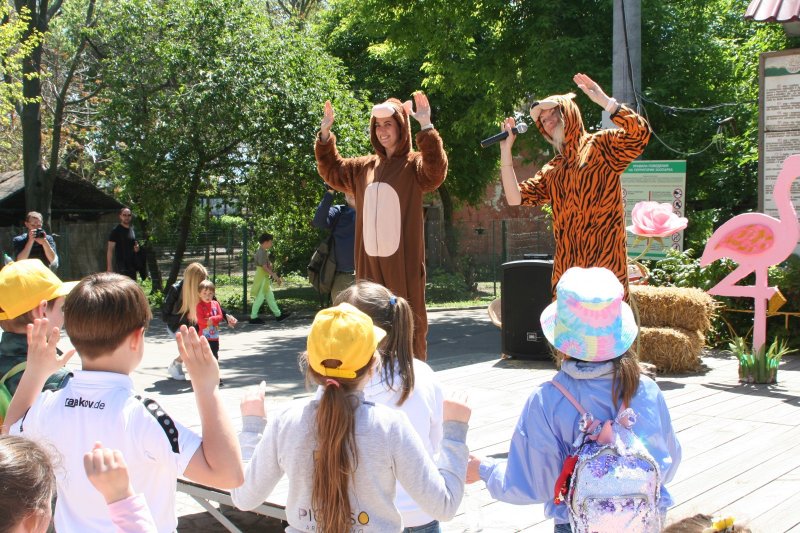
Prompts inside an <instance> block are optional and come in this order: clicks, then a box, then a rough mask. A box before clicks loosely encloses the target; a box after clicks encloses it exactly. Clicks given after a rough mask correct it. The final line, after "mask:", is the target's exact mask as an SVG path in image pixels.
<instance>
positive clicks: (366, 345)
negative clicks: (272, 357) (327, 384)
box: [306, 303, 386, 379]
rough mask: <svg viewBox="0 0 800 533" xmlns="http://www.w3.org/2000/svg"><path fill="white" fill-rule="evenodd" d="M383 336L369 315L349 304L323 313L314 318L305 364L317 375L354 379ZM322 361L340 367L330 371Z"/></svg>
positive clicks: (384, 333)
mask: <svg viewBox="0 0 800 533" xmlns="http://www.w3.org/2000/svg"><path fill="white" fill-rule="evenodd" d="M385 336H386V332H385V331H384V330H382V329H381V328H379V327H377V326H375V325H373V324H372V319H371V318H370V317H369V316H368V315H366V314H365V313H363V312H361V311H359V310H358V309H356V308H355V307H353V306H352V305H350V304H348V303H342V304H339V305H337V306H335V307H329V308H327V309H323V310H322V311H320V312H319V313H317V316H315V317H314V322H313V323H312V324H311V332H310V333H309V334H308V341H307V343H306V350H307V352H308V364H309V365H310V366H311V368H313V369H314V371H315V372H317V373H318V374H320V375H323V376H326V377H331V378H347V379H353V378H355V377H356V371H358V370H361V369H362V368H364V367H365V366H366V365H367V363H369V360H370V359H371V358H372V356H373V354H374V353H375V349H376V348H377V347H378V344H379V343H380V342H381V340H383V338H384V337H385ZM325 361H328V362H330V361H338V362H339V364H338V365H337V366H336V368H331V367H330V366H325V365H323V364H322V363H323V362H325Z"/></svg>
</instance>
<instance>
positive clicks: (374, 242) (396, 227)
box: [359, 182, 402, 257]
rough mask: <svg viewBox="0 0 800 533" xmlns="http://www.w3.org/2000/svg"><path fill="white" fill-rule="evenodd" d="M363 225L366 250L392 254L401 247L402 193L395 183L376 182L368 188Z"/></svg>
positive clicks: (365, 193)
mask: <svg viewBox="0 0 800 533" xmlns="http://www.w3.org/2000/svg"><path fill="white" fill-rule="evenodd" d="M362 211H363V213H360V214H359V218H361V225H362V226H361V227H362V230H363V237H364V251H366V252H367V255H370V256H373V257H389V256H390V255H392V254H394V253H395V252H396V251H397V249H398V248H399V247H400V233H401V222H402V221H401V220H400V218H401V216H400V213H401V211H400V197H399V196H397V192H396V191H395V190H394V188H393V187H392V186H391V185H388V184H386V183H383V182H377V183H375V182H373V183H370V184H369V185H367V188H366V190H365V191H364V207H363V209H362Z"/></svg>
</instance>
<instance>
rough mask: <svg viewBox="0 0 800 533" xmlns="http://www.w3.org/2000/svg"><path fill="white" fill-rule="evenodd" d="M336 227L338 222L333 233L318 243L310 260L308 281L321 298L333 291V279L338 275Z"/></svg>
mask: <svg viewBox="0 0 800 533" xmlns="http://www.w3.org/2000/svg"><path fill="white" fill-rule="evenodd" d="M337 221H338V220H337ZM335 228H336V223H334V225H333V227H332V228H331V234H330V235H329V236H328V237H327V238H325V239H323V240H322V241H321V242H320V243H319V244H318V245H317V248H316V249H315V250H314V253H313V254H312V255H311V260H310V261H309V262H308V281H309V282H310V283H311V285H312V286H313V287H314V288H315V289H317V292H318V293H319V295H320V300H322V298H323V297H324V296H326V295H328V294H330V293H331V290H332V289H333V280H334V278H335V277H336V254H335V253H334V246H335V242H334V237H333V230H334V229H335Z"/></svg>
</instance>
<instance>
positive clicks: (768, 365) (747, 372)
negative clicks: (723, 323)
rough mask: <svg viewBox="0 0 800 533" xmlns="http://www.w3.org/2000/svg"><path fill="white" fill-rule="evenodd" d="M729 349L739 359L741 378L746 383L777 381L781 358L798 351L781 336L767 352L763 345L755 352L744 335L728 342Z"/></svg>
mask: <svg viewBox="0 0 800 533" xmlns="http://www.w3.org/2000/svg"><path fill="white" fill-rule="evenodd" d="M728 349H729V350H730V351H731V353H732V354H733V355H735V356H736V357H737V359H739V380H740V381H744V382H746V383H777V382H778V365H780V362H781V359H782V358H783V356H784V355H788V354H790V353H794V352H796V351H797V350H793V349H790V348H789V345H788V344H787V342H786V341H785V340H784V339H781V338H775V339H774V340H773V341H772V343H771V344H770V345H769V348H767V349H766V352H765V351H764V348H763V347H762V348H761V350H759V352H758V353H755V354H754V353H753V350H752V349H751V348H750V346H749V345H748V344H747V341H745V340H744V339H743V338H742V337H734V338H733V339H732V340H731V342H730V344H728Z"/></svg>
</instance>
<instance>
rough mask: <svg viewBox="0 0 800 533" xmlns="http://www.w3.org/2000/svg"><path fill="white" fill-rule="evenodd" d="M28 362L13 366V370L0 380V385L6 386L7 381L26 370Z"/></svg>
mask: <svg viewBox="0 0 800 533" xmlns="http://www.w3.org/2000/svg"><path fill="white" fill-rule="evenodd" d="M26 363H27V361H22V362H21V363H17V364H16V365H14V366H12V367H11V369H10V370H9V371H8V372H6V373H5V375H4V376H3V377H2V378H0V385H2V384H4V383H5V382H6V380H7V379H11V378H13V377H14V376H16V375H17V374H19V373H20V372H22V371H24V370H25V365H26Z"/></svg>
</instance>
